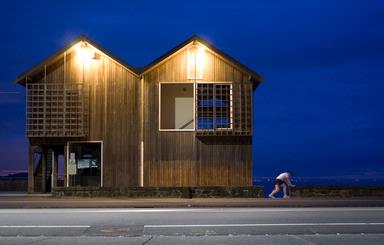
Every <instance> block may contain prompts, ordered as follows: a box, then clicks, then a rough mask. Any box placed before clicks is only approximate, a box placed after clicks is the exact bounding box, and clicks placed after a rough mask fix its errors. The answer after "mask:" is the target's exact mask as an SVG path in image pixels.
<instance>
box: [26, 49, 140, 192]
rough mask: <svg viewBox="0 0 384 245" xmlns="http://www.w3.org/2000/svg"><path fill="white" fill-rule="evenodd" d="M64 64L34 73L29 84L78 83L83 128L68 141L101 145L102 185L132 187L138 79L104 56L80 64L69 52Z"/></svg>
mask: <svg viewBox="0 0 384 245" xmlns="http://www.w3.org/2000/svg"><path fill="white" fill-rule="evenodd" d="M65 60H66V62H65V63H64V59H60V60H59V61H58V62H56V63H55V64H53V65H51V66H49V67H47V76H46V77H44V74H38V75H37V76H36V77H34V78H32V81H29V83H34V82H37V83H44V82H45V81H46V82H47V83H64V82H65V83H66V84H74V83H82V84H83V87H84V97H83V99H84V100H86V101H87V108H85V109H84V110H86V111H84V114H85V115H87V117H86V119H85V120H86V125H87V126H88V127H87V133H86V136H85V137H84V138H77V139H73V140H83V141H103V182H104V183H103V186H106V187H108V186H127V187H128V186H138V185H139V183H138V181H139V180H138V178H139V175H138V164H139V149H138V146H139V142H140V137H139V133H140V130H139V128H140V118H139V109H138V108H139V101H140V99H139V98H140V94H139V93H140V83H139V78H138V77H137V76H136V75H135V74H133V73H132V72H130V71H129V70H128V69H127V68H125V67H124V66H122V65H120V64H119V63H117V62H116V61H114V60H113V59H111V58H109V57H107V56H105V55H101V56H100V59H98V60H92V61H91V62H90V63H89V64H86V65H82V63H81V62H79V61H78V58H77V57H76V55H75V52H72V53H68V54H67V55H66V59H65ZM64 67H65V68H64ZM64 71H65V72H64ZM68 140H70V139H65V140H64V139H63V140H60V139H56V138H51V139H50V138H41V139H40V138H36V139H33V140H32V141H31V142H33V144H35V145H39V144H45V145H50V144H57V142H58V141H59V142H62V144H65V143H66V142H67V141H68Z"/></svg>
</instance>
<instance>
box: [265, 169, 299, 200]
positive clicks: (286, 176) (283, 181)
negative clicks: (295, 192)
mask: <svg viewBox="0 0 384 245" xmlns="http://www.w3.org/2000/svg"><path fill="white" fill-rule="evenodd" d="M291 178H292V173H291V172H290V171H287V172H284V173H281V174H279V176H277V177H276V181H275V188H274V189H273V191H272V192H271V194H269V196H268V197H270V198H275V194H276V193H278V192H279V191H280V187H282V188H283V193H284V198H289V187H291V186H292V187H293V186H295V185H293V184H292V182H291Z"/></svg>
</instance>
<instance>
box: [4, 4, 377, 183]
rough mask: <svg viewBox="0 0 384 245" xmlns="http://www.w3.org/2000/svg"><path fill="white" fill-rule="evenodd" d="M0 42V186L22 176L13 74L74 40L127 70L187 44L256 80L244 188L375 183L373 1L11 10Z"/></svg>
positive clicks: (21, 102) (20, 99)
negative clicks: (200, 41) (256, 180)
mask: <svg viewBox="0 0 384 245" xmlns="http://www.w3.org/2000/svg"><path fill="white" fill-rule="evenodd" d="M52 2H54V3H52ZM59 2H60V3H59ZM0 34H1V35H0V36H1V38H0V51H1V54H2V55H3V56H2V58H1V59H0V174H1V172H2V171H3V173H5V172H4V171H18V170H26V168H27V139H26V137H25V134H24V130H25V93H24V88H23V87H22V86H20V85H16V84H13V83H12V81H13V80H14V79H15V78H16V76H17V75H19V74H20V73H21V72H23V71H25V70H27V69H29V68H31V67H32V66H34V65H35V64H37V63H38V62H40V61H42V60H43V59H44V58H46V57H48V56H49V55H51V54H52V53H53V52H55V51H57V50H58V49H60V48H62V47H63V46H64V45H66V44H67V43H68V42H70V41H71V40H73V39H74V38H76V37H78V36H79V35H81V34H84V35H86V36H88V37H89V38H90V39H92V40H95V41H96V42H97V43H99V44H100V45H101V46H103V47H105V48H107V49H108V50H110V51H111V52H112V53H113V54H115V55H116V56H118V57H120V58H122V59H123V60H125V61H126V62H127V63H128V64H131V65H132V66H144V65H146V64H148V63H149V62H151V61H152V60H153V59H155V58H157V57H158V56H160V55H162V54H164V53H165V52H166V51H168V50H169V49H171V48H173V47H175V46H176V45H178V44H179V43H181V42H183V41H184V40H186V39H187V38H189V37H190V36H192V35H193V34H197V35H199V36H201V37H203V38H205V39H207V40H208V41H209V42H211V43H212V44H213V45H215V46H216V47H217V48H219V49H221V50H222V51H224V52H225V53H227V54H228V55H230V56H232V57H233V58H235V59H237V60H239V61H240V62H241V63H243V64H245V65H246V66H248V67H250V68H252V69H254V70H255V71H257V72H258V73H260V74H261V75H262V76H263V78H264V82H263V83H262V84H261V85H260V86H259V87H258V89H257V90H256V91H255V94H254V98H255V100H254V137H253V142H254V145H253V164H254V176H274V175H275V174H277V173H278V172H279V171H281V170H286V169H291V170H293V172H294V173H295V174H296V175H297V176H347V175H358V176H361V177H369V176H371V177H375V178H377V177H379V178H384V99H383V92H384V79H383V78H384V1H381V0H377V1H375V0H370V1H353V0H348V1H346V0H345V1H342V0H339V1H327V0H316V1H315V0H301V1H299V0H297V1H296V0H295V1H287V0H276V1H267V0H266V1H257V0H253V1H241V0H236V1H223V0H222V1H180V0H179V1H156V2H153V3H150V2H147V1H112V0H109V1H95V0H93V1H74V2H71V1H15V0H13V1H8V3H5V2H2V3H1V7H0Z"/></svg>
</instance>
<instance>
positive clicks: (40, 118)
mask: <svg viewBox="0 0 384 245" xmlns="http://www.w3.org/2000/svg"><path fill="white" fill-rule="evenodd" d="M86 94H87V93H86V92H85V91H84V86H83V84H81V83H74V84H63V83H30V84H27V108H26V109H27V128H26V134H27V136H28V137H84V136H85V135H86V132H87V124H88V123H87V106H86V102H87V96H86Z"/></svg>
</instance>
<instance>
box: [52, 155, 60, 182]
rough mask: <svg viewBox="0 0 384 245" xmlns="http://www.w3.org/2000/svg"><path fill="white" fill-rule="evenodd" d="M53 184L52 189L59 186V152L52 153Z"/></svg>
mask: <svg viewBox="0 0 384 245" xmlns="http://www.w3.org/2000/svg"><path fill="white" fill-rule="evenodd" d="M52 154H53V156H52V177H51V179H52V184H51V187H52V188H54V187H56V186H57V172H58V171H57V170H58V166H59V165H58V161H59V154H58V151H53V152H52Z"/></svg>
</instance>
